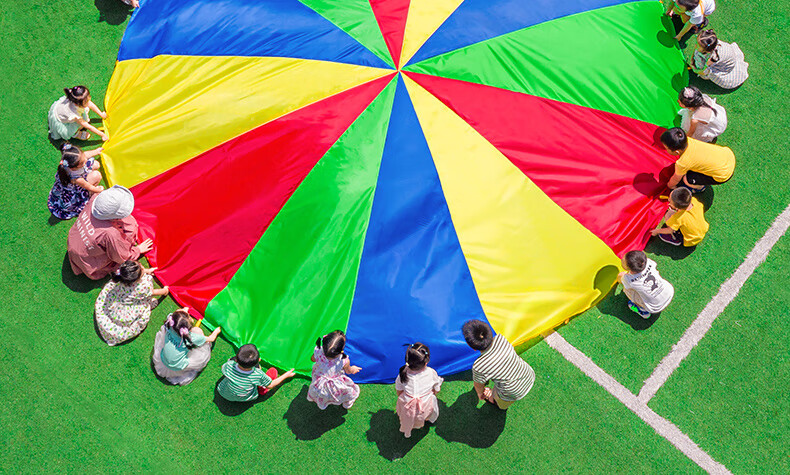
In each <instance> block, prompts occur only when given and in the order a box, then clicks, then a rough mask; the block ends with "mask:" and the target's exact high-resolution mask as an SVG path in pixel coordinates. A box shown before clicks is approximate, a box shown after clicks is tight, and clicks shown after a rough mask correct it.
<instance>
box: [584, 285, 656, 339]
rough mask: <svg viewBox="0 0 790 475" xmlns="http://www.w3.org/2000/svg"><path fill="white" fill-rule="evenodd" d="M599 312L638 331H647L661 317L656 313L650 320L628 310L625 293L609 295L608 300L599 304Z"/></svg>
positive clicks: (605, 299)
mask: <svg viewBox="0 0 790 475" xmlns="http://www.w3.org/2000/svg"><path fill="white" fill-rule="evenodd" d="M598 310H599V311H600V312H601V313H603V314H604V315H610V316H612V317H616V318H618V319H620V320H621V321H623V322H625V323H627V324H628V325H630V326H631V328H633V329H634V330H636V331H641V330H647V329H648V328H650V327H651V326H652V325H653V324H654V323H655V322H656V320H658V317H659V316H661V314H660V313H655V314H653V315H651V316H650V318H648V319H644V318H642V317H640V316H639V315H637V314H636V313H634V312H633V311H631V309H629V308H628V297H627V296H626V295H625V293H623V292H619V293H615V292H612V293H611V294H609V295H607V296H606V298H604V299H603V300H601V302H600V303H599V304H598Z"/></svg>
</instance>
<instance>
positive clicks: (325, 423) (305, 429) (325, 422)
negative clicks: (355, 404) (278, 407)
mask: <svg viewBox="0 0 790 475" xmlns="http://www.w3.org/2000/svg"><path fill="white" fill-rule="evenodd" d="M307 388H308V387H307V386H306V385H305V386H304V387H302V390H301V391H300V392H299V394H298V395H297V396H296V397H295V398H293V400H292V401H291V405H290V406H288V410H287V411H285V415H284V416H283V419H285V420H286V421H287V424H288V428H289V429H291V432H293V433H294V435H295V436H296V440H315V439H317V438H319V437H321V436H322V435H324V434H325V433H327V432H329V431H330V430H332V429H334V428H336V427H340V426H341V425H342V424H343V423H344V422H346V419H345V415H346V414H347V413H348V410H347V409H345V408H344V407H342V406H329V407H327V408H326V409H324V410H323V411H322V410H320V409H319V408H318V406H317V405H316V404H315V403H314V402H310V401H308V400H307Z"/></svg>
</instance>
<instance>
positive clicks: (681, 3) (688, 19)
mask: <svg viewBox="0 0 790 475" xmlns="http://www.w3.org/2000/svg"><path fill="white" fill-rule="evenodd" d="M666 3H667V8H666V14H667V15H672V14H674V13H678V14H680V18H681V20H683V28H682V29H681V30H680V32H679V33H678V34H677V35H676V36H675V39H676V40H678V41H680V39H681V38H683V36H685V34H686V33H688V32H689V31H691V32H692V33H697V32H698V31H699V30H700V29H701V28H705V27H706V26H707V25H708V18H707V17H708V16H710V14H711V13H713V12H714V11H715V10H716V2H715V1H714V0H674V1H668V2H666Z"/></svg>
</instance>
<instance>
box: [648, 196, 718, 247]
mask: <svg viewBox="0 0 790 475" xmlns="http://www.w3.org/2000/svg"><path fill="white" fill-rule="evenodd" d="M664 219H666V224H665V225H664V226H663V227H661V228H660V229H654V230H652V231H650V234H652V235H653V236H658V237H659V239H661V240H662V241H664V242H665V243H668V244H672V245H673V246H680V245H681V244H682V245H684V246H686V247H693V246H696V245H697V244H699V243H700V241H702V238H704V237H705V234H706V233H707V232H708V228H709V225H708V222H707V221H705V211H704V209H703V207H702V203H700V202H699V200H697V199H696V198H694V197H693V196H691V191H690V190H689V189H688V188H676V189H674V190H672V193H670V194H669V209H668V210H667V212H666V214H665V215H664Z"/></svg>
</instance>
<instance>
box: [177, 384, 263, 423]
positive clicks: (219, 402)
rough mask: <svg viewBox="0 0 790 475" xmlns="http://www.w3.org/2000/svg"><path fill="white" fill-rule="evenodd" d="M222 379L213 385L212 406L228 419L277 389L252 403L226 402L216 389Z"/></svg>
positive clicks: (243, 411)
mask: <svg viewBox="0 0 790 475" xmlns="http://www.w3.org/2000/svg"><path fill="white" fill-rule="evenodd" d="M222 378H224V376H220V377H219V379H218V380H217V382H216V383H214V404H215V405H216V406H217V409H219V412H221V413H222V414H223V415H225V416H229V417H235V416H238V415H241V414H244V413H245V412H247V410H248V409H250V408H251V407H252V406H254V405H256V404H258V403H259V402H263V401H266V400H267V399H269V398H270V397H272V395H274V393H276V392H277V389H278V388H274V389H272V390H270V391H269V392H267V393H266V395H264V396H258V398H257V399H253V400H252V401H228V400H227V399H225V398H224V397H222V396H220V394H219V390H218V389H217V387H218V386H219V382H220V381H222ZM165 381H166V380H165Z"/></svg>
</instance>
